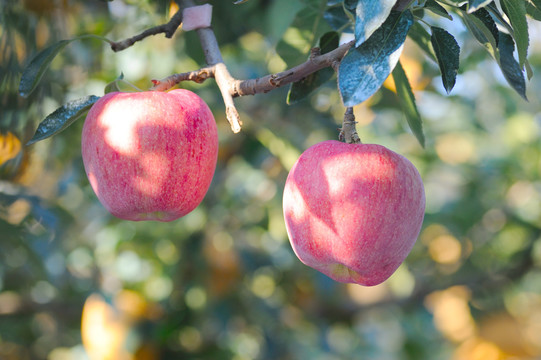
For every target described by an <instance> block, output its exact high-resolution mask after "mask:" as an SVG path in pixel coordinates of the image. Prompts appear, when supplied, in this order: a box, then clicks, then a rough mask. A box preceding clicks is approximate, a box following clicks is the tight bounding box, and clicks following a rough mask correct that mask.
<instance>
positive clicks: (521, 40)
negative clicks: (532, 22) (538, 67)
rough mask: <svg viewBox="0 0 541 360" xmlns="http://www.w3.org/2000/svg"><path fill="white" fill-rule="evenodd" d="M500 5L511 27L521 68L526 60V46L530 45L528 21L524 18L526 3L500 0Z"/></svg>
mask: <svg viewBox="0 0 541 360" xmlns="http://www.w3.org/2000/svg"><path fill="white" fill-rule="evenodd" d="M501 5H502V8H503V11H504V12H505V14H506V15H507V17H509V21H510V22H511V26H512V27H513V38H514V39H515V42H516V45H517V52H518V62H519V66H520V67H521V68H522V67H524V63H525V62H526V58H527V56H528V47H529V45H530V38H529V34H528V22H527V20H526V4H525V2H524V1H523V0H501Z"/></svg>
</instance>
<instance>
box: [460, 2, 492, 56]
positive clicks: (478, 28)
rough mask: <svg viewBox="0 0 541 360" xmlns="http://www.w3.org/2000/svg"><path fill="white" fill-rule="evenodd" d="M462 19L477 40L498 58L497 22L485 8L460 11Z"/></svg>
mask: <svg viewBox="0 0 541 360" xmlns="http://www.w3.org/2000/svg"><path fill="white" fill-rule="evenodd" d="M460 15H461V18H462V21H463V22H464V25H466V27H467V28H468V30H469V31H470V32H471V33H472V35H473V36H474V37H475V39H477V41H478V42H479V43H480V44H481V45H483V47H484V48H485V49H486V50H487V51H488V52H489V53H490V55H492V57H493V58H494V59H498V57H499V54H498V39H499V31H498V27H497V26H496V23H495V22H494V20H493V19H492V17H491V16H490V14H489V13H488V11H486V10H485V9H479V10H477V11H476V12H474V13H471V14H469V13H467V12H466V11H461V12H460Z"/></svg>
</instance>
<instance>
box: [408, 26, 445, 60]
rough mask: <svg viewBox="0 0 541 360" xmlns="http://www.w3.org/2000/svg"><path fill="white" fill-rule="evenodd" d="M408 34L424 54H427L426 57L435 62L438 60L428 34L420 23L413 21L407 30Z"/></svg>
mask: <svg viewBox="0 0 541 360" xmlns="http://www.w3.org/2000/svg"><path fill="white" fill-rule="evenodd" d="M408 36H409V38H410V39H412V40H413V41H414V42H415V43H416V44H417V45H418V46H419V47H420V48H421V50H423V51H424V52H425V54H426V55H428V57H430V58H431V59H432V60H434V61H436V62H437V61H438V60H437V59H436V53H435V52H434V48H433V47H432V42H431V40H430V34H429V33H428V31H426V29H425V28H424V27H423V26H422V25H421V24H419V23H418V22H414V23H413V25H412V26H411V28H410V31H409V32H408Z"/></svg>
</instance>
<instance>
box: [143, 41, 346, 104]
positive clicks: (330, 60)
mask: <svg viewBox="0 0 541 360" xmlns="http://www.w3.org/2000/svg"><path fill="white" fill-rule="evenodd" d="M353 43H354V41H351V42H349V43H347V44H343V45H341V46H339V47H338V48H336V49H335V50H333V51H331V52H328V53H325V54H323V55H314V56H312V57H311V58H310V59H309V60H307V61H306V62H304V63H302V64H300V65H297V66H295V67H293V68H291V69H288V70H285V71H282V72H280V73H276V74H269V75H266V76H263V77H260V78H256V79H248V80H238V79H234V78H233V77H231V76H230V75H229V76H226V77H227V78H229V81H232V83H231V84H228V85H227V87H228V88H229V92H230V94H231V96H233V97H238V96H246V95H255V94H261V93H266V92H269V91H271V90H274V89H276V88H278V87H281V86H284V85H289V84H290V83H292V82H296V81H299V80H302V79H303V78H305V77H307V76H308V75H310V74H312V73H314V72H316V71H318V70H321V69H323V68H325V67H329V66H331V67H333V68H335V67H336V65H337V64H338V63H339V62H340V60H341V59H342V58H343V57H344V55H345V54H346V52H347V51H348V50H349V49H350V48H351V46H352V45H353ZM213 69H214V66H211V67H205V68H202V69H200V70H196V71H192V72H187V73H181V74H174V75H171V76H169V77H167V78H165V79H163V80H160V81H159V82H158V83H159V84H160V85H159V87H157V86H155V87H153V88H152V90H162V91H163V90H168V89H170V88H172V87H173V86H175V85H177V84H179V83H180V82H182V81H196V82H202V81H204V80H206V79H207V78H211V77H215V74H214V70H213ZM199 74H203V75H204V76H199ZM228 74H229V72H228Z"/></svg>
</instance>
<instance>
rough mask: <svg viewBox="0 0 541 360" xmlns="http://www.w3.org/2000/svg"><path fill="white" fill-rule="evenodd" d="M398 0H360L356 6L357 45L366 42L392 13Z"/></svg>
mask: <svg viewBox="0 0 541 360" xmlns="http://www.w3.org/2000/svg"><path fill="white" fill-rule="evenodd" d="M395 3H396V0H358V2H357V7H356V8H355V46H356V47H359V46H360V45H361V44H362V43H364V42H365V41H366V40H367V39H368V38H369V37H370V36H371V35H372V34H373V33H374V31H376V30H377V29H378V28H379V27H380V26H381V24H383V22H384V21H385V19H387V17H388V16H389V14H390V13H391V9H392V8H393V6H394V5H395Z"/></svg>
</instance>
